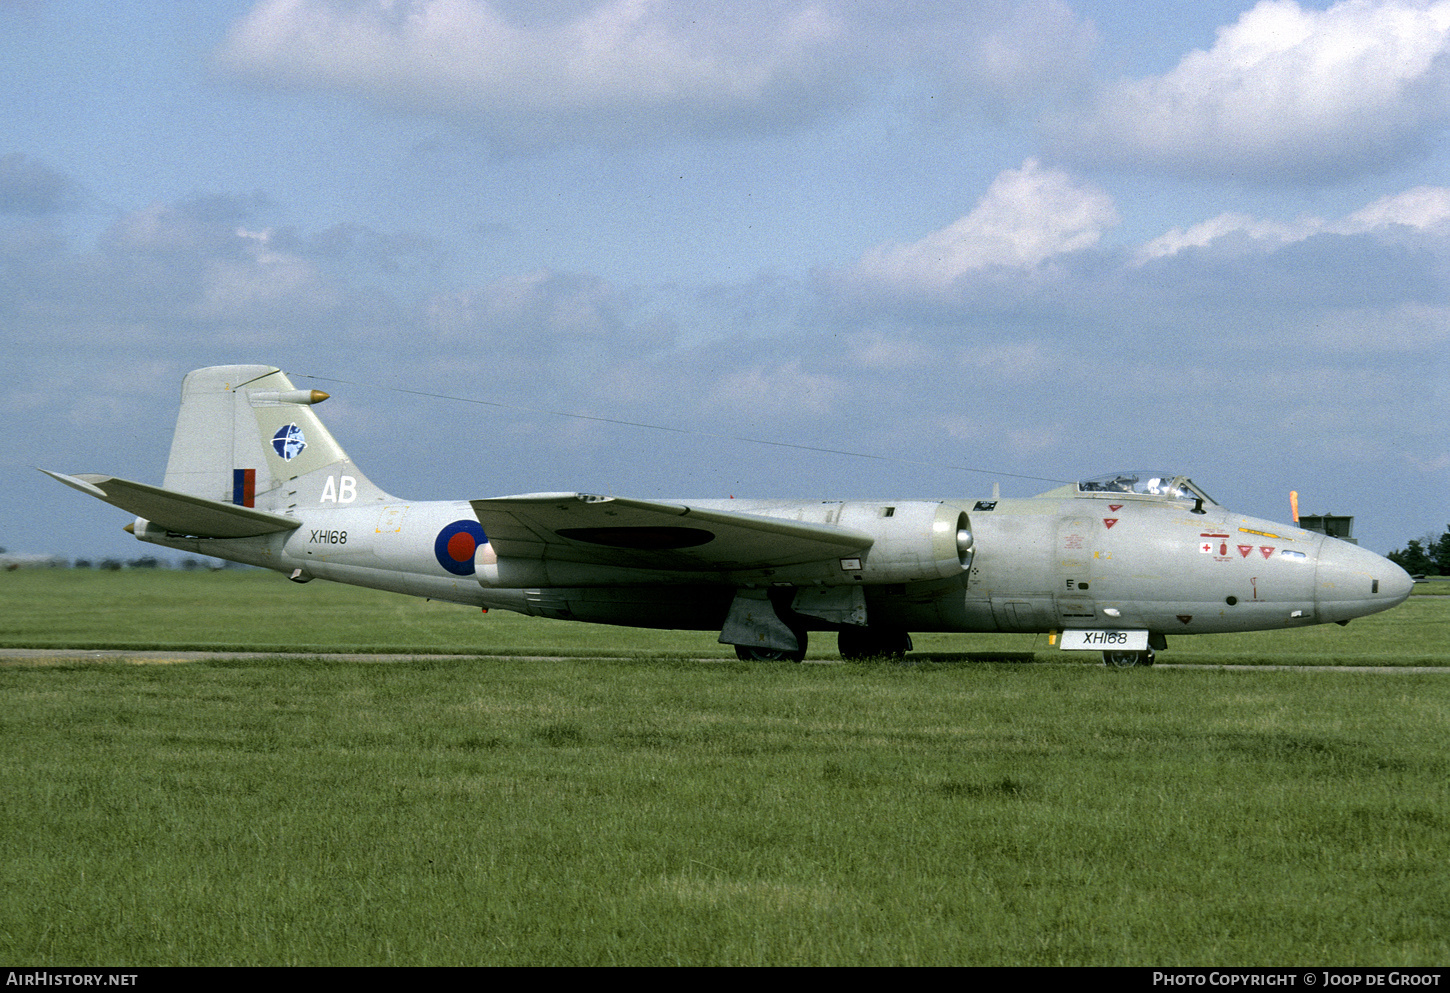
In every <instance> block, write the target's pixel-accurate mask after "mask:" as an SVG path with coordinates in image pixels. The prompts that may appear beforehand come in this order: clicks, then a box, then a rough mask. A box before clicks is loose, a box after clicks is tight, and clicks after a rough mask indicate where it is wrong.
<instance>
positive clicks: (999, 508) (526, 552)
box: [42, 365, 1413, 666]
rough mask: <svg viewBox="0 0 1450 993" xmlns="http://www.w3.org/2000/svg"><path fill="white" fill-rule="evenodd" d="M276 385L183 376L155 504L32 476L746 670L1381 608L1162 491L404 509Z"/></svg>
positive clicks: (1314, 552)
mask: <svg viewBox="0 0 1450 993" xmlns="http://www.w3.org/2000/svg"><path fill="white" fill-rule="evenodd" d="M326 399H327V394H326V393H323V392H321V391H320V390H302V389H297V388H296V387H295V386H293V384H292V382H291V381H290V380H289V379H288V378H287V376H286V375H285V374H284V373H283V372H282V371H281V370H280V369H278V368H276V367H273V366H267V365H231V366H215V367H212V368H207V369H198V370H196V371H194V372H192V373H190V374H188V375H187V376H186V378H185V380H184V381H183V383H182V387H181V411H180V415H179V416H178V419H177V424H176V434H175V437H174V439H173V441H172V445H171V455H170V460H169V461H168V463H167V466H166V477H165V479H164V481H163V482H162V485H161V486H151V485H148V484H145V483H138V482H131V481H129V480H125V479H119V478H116V477H114V476H104V475H91V474H85V475H64V474H62V473H58V472H49V471H47V470H42V471H45V472H46V473H47V475H49V476H51V477H53V478H55V479H57V480H59V481H60V482H62V483H65V484H66V485H67V486H71V487H73V488H75V489H77V490H80V491H81V492H83V493H89V494H90V495H92V496H94V497H97V498H99V499H101V500H104V501H105V502H107V503H110V504H113V505H114V506H117V507H120V508H121V509H123V510H125V511H127V512H128V513H130V514H133V515H136V519H135V520H134V521H133V522H132V523H131V524H129V525H127V528H126V529H127V530H128V531H130V532H132V533H133V534H134V535H135V536H136V537H137V538H138V539H140V540H142V541H147V542H151V543H153V544H157V545H163V546H165V547H167V548H175V549H180V550H183V551H187V552H197V553H201V554H204V555H212V556H216V557H218V558H222V559H229V560H232V561H235V562H245V563H247V564H250V565H255V566H263V567H265V568H268V569H274V570H276V571H278V572H281V573H285V574H286V575H287V576H288V577H289V578H291V579H293V580H295V581H297V582H299V583H305V582H308V581H310V580H312V579H329V580H333V581H334V582H339V583H351V584H353V585H357V586H367V587H371V588H374V589H382V590H390V591H393V592H396V593H406V594H410V595H413V596H420V597H429V598H431V599H435V600H444V601H451V602H455V603H460V604H469V605H472V606H475V607H483V608H486V609H503V610H513V611H517V612H519V613H523V614H532V615H536V616H541V617H553V618H560V619H565V620H580V621H593V622H597V623H606V624H624V625H633V626H638V627H657V628H677V629H695V630H712V631H714V630H718V631H719V632H720V638H719V640H720V642H721V643H722V644H730V645H734V646H735V650H736V652H737V654H738V655H739V656H740V657H741V658H743V659H756V660H772V659H775V660H779V659H786V660H795V661H799V660H801V659H802V658H803V657H804V656H805V653H806V644H807V638H808V636H809V633H810V632H815V631H835V632H837V637H838V647H839V650H840V653H841V655H842V656H843V657H845V658H863V657H870V656H878V655H888V656H889V655H897V656H899V655H902V654H904V653H905V652H906V651H908V650H909V649H910V648H911V636H910V634H909V633H908V632H911V631H918V632H922V631H977V632H989V631H1013V632H1039V633H1047V634H1049V635H1050V637H1049V642H1050V643H1058V644H1060V645H1061V647H1062V648H1063V649H1067V650H1086V651H1101V652H1102V653H1103V658H1104V661H1105V663H1107V664H1109V665H1115V666H1133V665H1151V664H1152V662H1153V659H1154V656H1155V652H1156V651H1159V650H1162V649H1164V648H1165V647H1166V639H1167V636H1168V635H1170V634H1208V633H1213V632H1223V631H1256V630H1269V629H1276V628H1293V627H1302V626H1305V625H1309V624H1322V623H1326V622H1329V621H1334V622H1337V623H1340V624H1345V623H1348V622H1349V621H1350V620H1351V619H1352V618H1355V617H1362V616H1364V615H1366V614H1373V613H1375V612H1377V611H1381V610H1387V609H1389V608H1390V607H1393V606H1395V605H1397V604H1399V603H1401V602H1402V601H1403V600H1404V599H1405V598H1406V597H1407V596H1409V593H1410V589H1411V587H1412V585H1413V583H1412V581H1411V579H1410V577H1409V575H1408V574H1406V573H1405V571H1404V570H1403V569H1401V568H1400V567H1399V566H1397V565H1395V564H1394V563H1392V562H1390V561H1388V560H1387V559H1384V558H1381V557H1380V556H1378V555H1375V554H1373V553H1371V552H1369V551H1366V550H1364V549H1362V548H1359V547H1357V546H1355V545H1352V544H1349V543H1347V542H1344V541H1340V540H1337V539H1334V538H1328V537H1325V536H1324V535H1321V534H1317V533H1314V532H1311V531H1305V530H1302V529H1300V528H1298V527H1296V526H1292V525H1285V524H1276V523H1274V522H1272V521H1267V520H1260V519H1258V518H1253V517H1244V516H1242V515H1240V514H1235V513H1233V512H1231V511H1229V510H1228V509H1226V508H1224V507H1221V506H1219V504H1218V503H1216V502H1215V501H1214V500H1213V499H1212V498H1210V497H1209V496H1208V494H1207V493H1205V492H1204V491H1203V490H1202V489H1200V488H1199V487H1198V486H1197V485H1195V484H1194V483H1193V482H1191V481H1190V480H1188V479H1187V478H1185V477H1183V476H1175V475H1172V474H1171V473H1131V474H1120V475H1116V476H1108V477H1103V478H1100V479H1093V480H1088V481H1085V482H1080V483H1076V484H1071V485H1067V486H1062V487H1060V488H1058V489H1054V490H1051V491H1049V492H1047V493H1043V494H1041V495H1039V496H1035V497H1032V498H1029V499H989V500H973V499H963V500H957V499H946V500H894V499H892V500H849V501H842V500H735V499H730V500H678V501H677V500H665V501H655V500H631V499H626V498H622V497H612V496H600V495H596V494H592V493H528V494H523V495H520V496H497V497H486V498H483V499H477V500H458V501H428V502H415V501H409V500H405V499H401V498H399V497H395V496H392V495H391V494H389V493H386V492H384V491H383V490H381V489H379V488H378V487H377V486H376V485H374V484H373V483H372V482H371V481H370V480H369V479H368V478H367V477H366V476H365V475H363V473H362V471H361V470H359V469H358V467H357V466H356V465H354V464H353V462H352V461H351V460H350V459H349V458H348V457H347V454H346V453H345V452H344V451H343V449H342V447H341V446H340V445H338V443H337V442H336V441H335V440H334V439H333V437H332V435H331V434H330V433H329V432H328V431H327V429H326V428H325V427H323V424H322V421H321V420H319V419H318V417H317V414H316V412H315V410H314V409H313V407H314V406H315V405H316V404H318V403H320V402H321V401H323V400H326Z"/></svg>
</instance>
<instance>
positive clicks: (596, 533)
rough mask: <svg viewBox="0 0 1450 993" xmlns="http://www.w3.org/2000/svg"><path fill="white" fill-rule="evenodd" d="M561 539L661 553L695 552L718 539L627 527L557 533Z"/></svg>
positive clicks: (697, 531)
mask: <svg viewBox="0 0 1450 993" xmlns="http://www.w3.org/2000/svg"><path fill="white" fill-rule="evenodd" d="M554 533H555V534H557V535H558V536H559V537H561V538H570V539H572V540H574V541H586V542H588V543H589V544H591V545H608V546H609V547H610V548H638V549H643V550H646V551H660V550H662V549H667V548H694V547H695V546H697V545H703V544H706V543H707V542H711V541H714V540H715V535H714V534H713V533H711V532H709V531H705V530H702V529H701V528H677V527H669V526H662V527H632V528H631V527H623V528H561V529H560V530H558V531H555V532H554Z"/></svg>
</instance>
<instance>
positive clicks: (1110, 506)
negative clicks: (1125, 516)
mask: <svg viewBox="0 0 1450 993" xmlns="http://www.w3.org/2000/svg"><path fill="white" fill-rule="evenodd" d="M1108 509H1109V510H1111V511H1112V512H1113V513H1115V514H1116V513H1117V512H1118V511H1120V510H1122V509H1123V505H1122V504H1121V503H1110V504H1108Z"/></svg>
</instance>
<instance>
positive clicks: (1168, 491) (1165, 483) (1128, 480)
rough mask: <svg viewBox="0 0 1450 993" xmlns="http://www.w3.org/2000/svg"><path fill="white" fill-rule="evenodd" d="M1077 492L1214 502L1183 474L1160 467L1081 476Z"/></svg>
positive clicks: (1215, 502) (1214, 502) (1214, 501)
mask: <svg viewBox="0 0 1450 993" xmlns="http://www.w3.org/2000/svg"><path fill="white" fill-rule="evenodd" d="M1077 491H1078V492H1079V493H1106V494H1113V493H1133V494H1137V495H1138V496H1152V497H1162V498H1164V499H1167V500H1202V501H1203V502H1204V503H1212V504H1217V503H1218V501H1217V500H1215V499H1214V498H1213V497H1211V496H1209V495H1208V494H1207V493H1205V492H1204V491H1203V490H1201V489H1199V488H1198V487H1197V486H1195V485H1194V483H1193V480H1191V479H1189V478H1188V477H1187V476H1178V475H1174V474H1173V473H1172V472H1165V471H1161V470H1152V471H1142V472H1112V473H1108V474H1107V475H1106V476H1097V477H1095V478H1093V479H1085V480H1082V481H1081V482H1079V483H1078V484H1077Z"/></svg>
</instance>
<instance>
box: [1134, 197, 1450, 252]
mask: <svg viewBox="0 0 1450 993" xmlns="http://www.w3.org/2000/svg"><path fill="white" fill-rule="evenodd" d="M1395 227H1402V228H1409V229H1411V230H1415V231H1427V232H1437V231H1445V230H1450V187H1444V186H1417V187H1415V188H1414V189H1411V190H1406V191H1404V192H1403V193H1396V194H1392V195H1390V196H1385V197H1381V198H1380V199H1378V200H1376V201H1374V202H1373V203H1370V204H1368V205H1366V206H1365V207H1363V208H1361V209H1360V210H1357V211H1355V212H1354V213H1352V214H1349V215H1347V216H1346V217H1343V218H1340V219H1338V220H1334V221H1330V220H1325V219H1324V218H1320V217H1302V218H1299V219H1297V220H1294V221H1291V222H1284V221H1273V220H1264V219H1262V218H1256V217H1250V216H1249V215H1247V214H1220V215H1219V216H1217V217H1213V218H1210V219H1209V220H1207V221H1203V222H1201V223H1199V224H1194V225H1192V226H1191V227H1189V228H1186V229H1185V228H1173V229H1172V230H1171V231H1168V232H1167V233H1165V234H1162V235H1160V236H1158V237H1157V238H1154V239H1153V240H1152V241H1150V242H1148V243H1147V244H1146V245H1144V246H1143V247H1142V248H1141V249H1139V251H1138V254H1137V262H1138V263H1139V264H1140V265H1141V264H1142V263H1144V262H1147V261H1150V260H1152V259H1157V258H1163V257H1165V256H1168V255H1174V254H1177V253H1178V252H1180V251H1182V250H1183V249H1185V248H1204V247H1207V246H1208V245H1210V244H1212V243H1213V242H1215V241H1218V240H1219V239H1222V238H1229V237H1239V238H1241V239H1243V241H1244V243H1245V245H1246V247H1247V246H1248V245H1253V246H1256V247H1257V248H1258V249H1260V250H1262V249H1264V248H1275V247H1278V246H1281V245H1288V244H1292V243H1294V242H1298V241H1303V240H1304V239H1306V238H1309V237H1311V236H1313V235H1316V234H1339V235H1355V234H1375V233H1386V232H1388V231H1389V230H1390V229H1392V228H1395Z"/></svg>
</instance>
